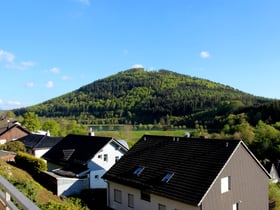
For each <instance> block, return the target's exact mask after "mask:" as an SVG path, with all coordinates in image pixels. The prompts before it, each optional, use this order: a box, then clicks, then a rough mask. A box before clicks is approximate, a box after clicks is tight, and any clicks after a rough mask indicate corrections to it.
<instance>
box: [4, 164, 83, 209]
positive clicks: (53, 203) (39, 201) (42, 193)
mask: <svg viewBox="0 0 280 210" xmlns="http://www.w3.org/2000/svg"><path fill="white" fill-rule="evenodd" d="M0 175H1V176H3V177H4V178H5V179H6V180H8V181H9V182H10V183H11V184H13V185H14V186H15V187H16V188H17V189H18V190H19V191H21V192H22V193H23V194H24V195H25V196H26V197H28V198H29V199H30V200H31V201H32V202H34V203H35V204H36V205H37V206H38V207H39V208H40V209H46V210H48V209H73V210H86V209H88V207H87V206H84V205H82V201H81V200H80V199H76V198H75V199H71V198H61V197H59V196H56V195H54V194H53V193H52V192H50V191H48V190H47V189H45V188H44V187H43V186H42V185H40V184H39V183H38V182H36V181H35V180H34V179H33V178H32V176H30V175H29V174H28V173H26V172H25V171H24V170H21V169H19V168H17V167H15V166H13V165H11V164H8V163H6V162H4V161H3V160H0Z"/></svg>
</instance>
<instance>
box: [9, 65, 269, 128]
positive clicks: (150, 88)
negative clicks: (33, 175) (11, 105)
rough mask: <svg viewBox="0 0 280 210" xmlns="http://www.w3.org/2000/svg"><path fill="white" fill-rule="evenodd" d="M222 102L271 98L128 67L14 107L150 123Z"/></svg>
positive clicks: (180, 118) (94, 120)
mask: <svg viewBox="0 0 280 210" xmlns="http://www.w3.org/2000/svg"><path fill="white" fill-rule="evenodd" d="M226 101H229V102H232V101H239V102H240V103H241V104H242V105H243V106H252V105H259V104H263V103H264V102H268V101H270V100H269V99H265V98H261V97H255V96H253V95H250V94H247V93H244V92H241V91H239V90H236V89H233V88H231V87H229V86H225V85H222V84H218V83H215V82H211V81H209V80H204V79H199V78H195V77H190V76H187V75H182V74H178V73H175V72H172V71H168V70H159V71H145V70H144V69H130V70H127V71H123V72H120V73H118V74H115V75H112V76H110V77H107V78H104V79H101V80H97V81H95V82H93V83H91V84H88V85H85V86H83V87H81V88H79V89H78V90H75V91H73V92H70V93H68V94H65V95H63V96H60V97H57V98H54V99H51V100H49V101H46V102H44V103H42V104H38V105H35V106H31V107H27V108H22V109H17V110H14V112H15V114H16V115H23V114H24V113H25V112H34V113H36V114H37V115H38V116H40V117H56V118H57V117H63V118H67V119H72V120H77V121H78V122H79V123H83V124H100V123H101V122H103V123H104V121H105V123H107V124H108V123H115V124H128V123H133V122H138V123H143V124H148V123H155V122H159V121H160V120H161V119H162V118H163V117H166V116H169V117H171V118H172V120H173V121H176V122H174V123H177V124H179V123H186V120H187V118H188V119H191V120H193V116H199V115H200V114H201V113H202V112H204V113H205V112H213V111H217V107H220V106H221V105H223V103H224V102H226Z"/></svg>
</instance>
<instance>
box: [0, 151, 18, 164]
mask: <svg viewBox="0 0 280 210" xmlns="http://www.w3.org/2000/svg"><path fill="white" fill-rule="evenodd" d="M15 156H16V153H14V152H11V151H5V150H0V160H4V161H6V162H13V161H15Z"/></svg>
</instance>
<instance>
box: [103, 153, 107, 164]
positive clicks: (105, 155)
mask: <svg viewBox="0 0 280 210" xmlns="http://www.w3.org/2000/svg"><path fill="white" fill-rule="evenodd" d="M103 158H104V161H106V162H107V161H108V154H104V156H103Z"/></svg>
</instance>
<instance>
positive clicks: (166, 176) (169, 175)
mask: <svg viewBox="0 0 280 210" xmlns="http://www.w3.org/2000/svg"><path fill="white" fill-rule="evenodd" d="M173 175H174V173H173V172H167V173H166V174H165V176H164V177H163V178H162V180H161V181H162V182H163V183H167V182H169V181H170V179H171V178H172V177H173Z"/></svg>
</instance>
